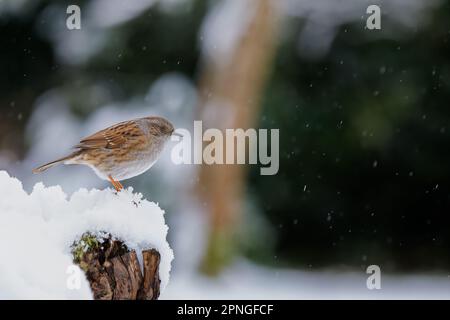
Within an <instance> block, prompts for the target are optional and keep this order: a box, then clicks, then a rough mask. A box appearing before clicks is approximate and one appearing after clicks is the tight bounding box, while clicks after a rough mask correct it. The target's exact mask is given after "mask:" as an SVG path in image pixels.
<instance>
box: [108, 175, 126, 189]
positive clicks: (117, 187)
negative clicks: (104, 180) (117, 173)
mask: <svg viewBox="0 0 450 320" xmlns="http://www.w3.org/2000/svg"><path fill="white" fill-rule="evenodd" d="M108 179H109V181H110V182H111V184H112V185H113V187H114V189H116V191H117V192H120V190H122V189H123V186H122V184H121V183H120V182H119V181H116V180H114V179H113V177H111V175H109V176H108Z"/></svg>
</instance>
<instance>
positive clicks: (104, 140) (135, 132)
mask: <svg viewBox="0 0 450 320" xmlns="http://www.w3.org/2000/svg"><path fill="white" fill-rule="evenodd" d="M142 134H143V132H142V130H141V129H140V128H139V126H138V125H137V124H136V122H134V121H125V122H121V123H118V124H116V125H114V126H111V127H109V128H106V129H103V130H100V131H98V132H96V133H94V134H93V135H90V136H88V137H86V138H84V139H82V140H81V141H80V143H79V144H77V145H76V146H75V148H80V149H98V148H106V149H115V148H120V147H122V146H123V145H124V144H126V143H129V142H130V140H132V139H133V140H135V139H134V138H136V137H138V136H140V135H142Z"/></svg>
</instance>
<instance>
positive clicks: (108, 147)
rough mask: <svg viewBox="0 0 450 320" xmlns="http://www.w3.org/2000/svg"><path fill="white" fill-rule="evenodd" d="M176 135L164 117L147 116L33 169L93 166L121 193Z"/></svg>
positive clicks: (117, 126) (98, 134)
mask: <svg viewBox="0 0 450 320" xmlns="http://www.w3.org/2000/svg"><path fill="white" fill-rule="evenodd" d="M172 134H173V135H178V136H181V135H180V134H178V133H174V127H173V125H172V124H171V123H170V122H169V121H167V120H166V119H164V118H161V117H144V118H139V119H135V120H130V121H124V122H120V123H117V124H115V125H113V126H111V127H108V128H106V129H103V130H100V131H98V132H96V133H94V134H93V135H90V136H88V137H86V138H84V139H82V140H81V141H80V143H79V144H77V145H76V146H74V148H75V149H76V150H75V151H74V152H73V153H71V154H70V155H68V156H66V157H63V158H61V159H58V160H55V161H52V162H49V163H47V164H44V165H42V166H40V167H38V168H36V169H34V170H33V173H40V172H43V171H45V170H47V169H48V168H51V167H53V166H55V165H57V164H60V163H63V164H82V165H86V166H89V167H90V168H91V169H92V170H94V172H95V173H96V174H97V176H98V177H99V178H101V179H103V180H107V181H108V180H109V181H110V182H111V183H112V185H113V186H114V188H115V189H116V190H117V192H119V191H120V190H122V189H123V186H122V184H121V183H120V181H122V180H125V179H129V178H132V177H135V176H137V175H140V174H141V173H144V172H145V171H147V170H148V169H150V168H151V167H152V166H153V165H154V164H155V162H156V161H157V160H158V157H159V155H160V154H161V151H162V150H163V148H164V145H165V144H166V142H167V141H168V140H169V139H170V137H171V136H172Z"/></svg>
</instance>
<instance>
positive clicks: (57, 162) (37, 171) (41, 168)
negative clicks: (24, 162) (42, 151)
mask: <svg viewBox="0 0 450 320" xmlns="http://www.w3.org/2000/svg"><path fill="white" fill-rule="evenodd" d="M76 155H77V154H76V153H72V154H70V155H68V156H66V157H63V158H61V159H58V160H55V161H52V162H49V163H46V164H44V165H42V166H40V167H37V168H36V169H33V173H41V172H44V171H45V170H47V169H48V168H51V167H53V166H56V165H57V164H60V163H61V162H64V161H66V160H69V159H71V158H73V157H74V156H76Z"/></svg>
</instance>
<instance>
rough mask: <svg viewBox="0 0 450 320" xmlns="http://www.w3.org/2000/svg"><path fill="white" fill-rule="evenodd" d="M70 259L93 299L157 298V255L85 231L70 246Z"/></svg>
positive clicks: (157, 253)
mask: <svg viewBox="0 0 450 320" xmlns="http://www.w3.org/2000/svg"><path fill="white" fill-rule="evenodd" d="M72 253H73V255H74V261H75V263H77V264H78V265H79V266H80V268H81V269H83V270H84V272H85V273H86V278H87V280H88V281H89V284H90V286H91V290H92V293H93V296H94V299H95V300H155V299H158V297H159V292H160V283H161V281H160V278H159V263H160V260H161V257H160V254H159V252H158V251H157V250H155V249H149V250H143V251H142V266H143V270H142V269H141V265H140V263H139V260H138V256H137V253H136V251H134V250H129V249H128V248H127V247H126V246H125V245H124V243H123V242H122V241H119V240H116V239H114V238H113V237H112V236H111V235H109V234H107V235H105V236H104V237H102V238H101V239H99V238H98V237H95V236H93V235H91V234H90V233H85V234H84V235H83V236H82V237H81V239H80V241H78V242H77V243H75V244H74V245H73V247H72Z"/></svg>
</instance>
